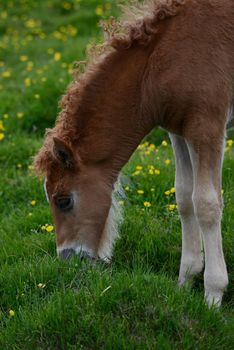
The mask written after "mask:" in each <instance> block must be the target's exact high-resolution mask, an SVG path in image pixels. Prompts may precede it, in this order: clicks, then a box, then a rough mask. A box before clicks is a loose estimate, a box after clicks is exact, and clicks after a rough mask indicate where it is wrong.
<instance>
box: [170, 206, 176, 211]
mask: <svg viewBox="0 0 234 350" xmlns="http://www.w3.org/2000/svg"><path fill="white" fill-rule="evenodd" d="M175 209H176V204H169V205H168V210H169V211H173V210H175Z"/></svg>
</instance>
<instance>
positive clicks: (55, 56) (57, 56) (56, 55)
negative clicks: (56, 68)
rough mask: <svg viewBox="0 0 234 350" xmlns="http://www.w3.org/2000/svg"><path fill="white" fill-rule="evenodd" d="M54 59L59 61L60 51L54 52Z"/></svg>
mask: <svg viewBox="0 0 234 350" xmlns="http://www.w3.org/2000/svg"><path fill="white" fill-rule="evenodd" d="M54 60H55V61H60V60H61V53H60V52H55V54H54Z"/></svg>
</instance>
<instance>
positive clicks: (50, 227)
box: [46, 225, 54, 232]
mask: <svg viewBox="0 0 234 350" xmlns="http://www.w3.org/2000/svg"><path fill="white" fill-rule="evenodd" d="M53 230H54V226H52V225H48V226H46V231H47V232H52V231H53Z"/></svg>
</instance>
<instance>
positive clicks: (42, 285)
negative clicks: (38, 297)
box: [37, 283, 46, 289]
mask: <svg viewBox="0 0 234 350" xmlns="http://www.w3.org/2000/svg"><path fill="white" fill-rule="evenodd" d="M45 286H46V285H45V283H38V285H37V287H38V288H39V289H44V288H45Z"/></svg>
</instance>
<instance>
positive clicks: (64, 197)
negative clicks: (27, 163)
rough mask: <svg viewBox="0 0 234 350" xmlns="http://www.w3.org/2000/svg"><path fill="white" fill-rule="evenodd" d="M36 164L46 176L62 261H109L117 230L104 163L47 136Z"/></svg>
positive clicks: (56, 138) (110, 186)
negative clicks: (72, 258)
mask: <svg viewBox="0 0 234 350" xmlns="http://www.w3.org/2000/svg"><path fill="white" fill-rule="evenodd" d="M52 134H53V133H52ZM35 165H36V168H37V169H38V170H39V171H41V172H43V173H44V174H45V176H46V178H45V192H46V196H47V199H48V201H49V203H50V206H51V209H52V213H53V218H54V222H55V227H56V243H57V252H58V254H59V255H60V256H61V257H62V258H68V257H69V256H71V255H75V254H79V255H81V256H84V255H88V256H89V257H91V258H98V257H99V258H102V259H109V258H110V255H111V250H112V245H113V241H114V238H115V236H116V227H115V225H114V221H113V215H112V214H113V183H114V181H112V180H110V173H109V171H108V167H107V166H106V164H105V162H97V163H85V162H83V160H82V159H81V157H80V156H79V153H78V152H77V150H75V149H74V147H72V146H71V145H68V143H66V142H65V141H64V140H62V139H61V138H58V137H54V136H53V135H47V140H46V141H45V144H44V146H43V148H42V149H41V150H40V152H39V153H38V155H37V156H36V158H35Z"/></svg>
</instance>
